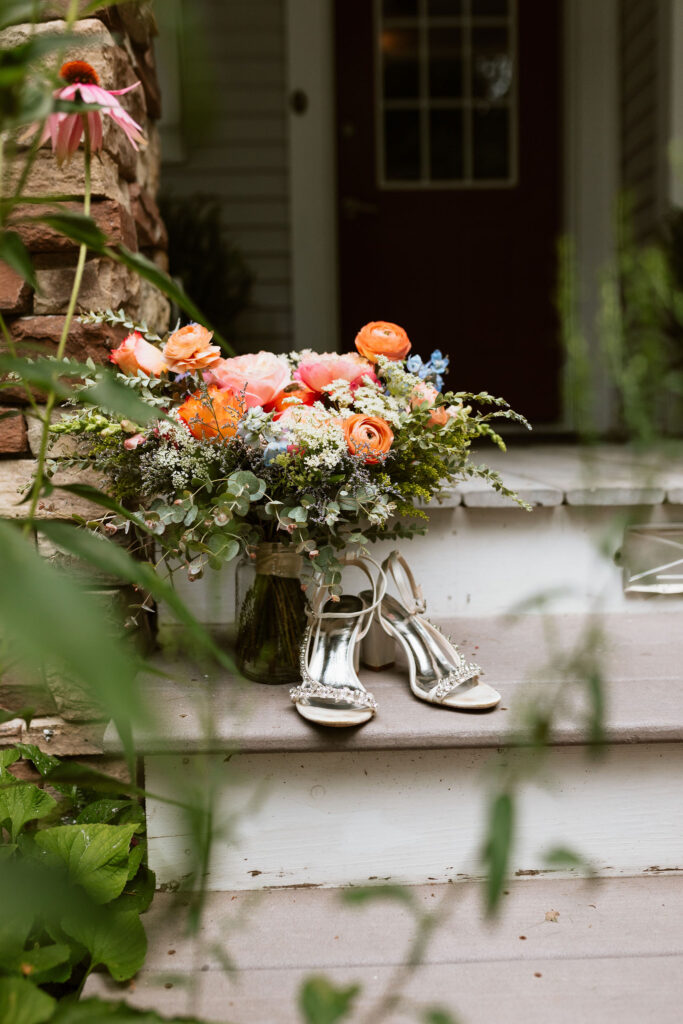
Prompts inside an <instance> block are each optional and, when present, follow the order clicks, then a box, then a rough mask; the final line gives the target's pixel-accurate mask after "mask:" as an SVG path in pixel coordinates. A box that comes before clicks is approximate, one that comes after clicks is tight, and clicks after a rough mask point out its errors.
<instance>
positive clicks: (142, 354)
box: [109, 331, 168, 377]
mask: <svg viewBox="0 0 683 1024" xmlns="http://www.w3.org/2000/svg"><path fill="white" fill-rule="evenodd" d="M109 359H110V360H111V362H112V363H115V364H116V365H117V366H118V368H119V370H120V371H121V373H126V374H128V376H129V377H134V376H135V374H136V373H137V372H138V370H142V372H143V373H146V374H147V376H148V377H160V376H161V374H162V373H165V372H166V370H167V369H168V367H167V366H166V363H165V361H164V357H163V356H162V354H161V352H160V351H159V349H158V348H155V346H154V345H150V343H149V342H148V341H145V339H144V338H143V337H142V335H141V334H140V333H139V331H133V333H132V334H129V335H128V337H127V338H126V339H125V340H124V341H122V342H121V344H120V345H119V347H118V348H115V349H114V350H113V351H112V352H110V353H109Z"/></svg>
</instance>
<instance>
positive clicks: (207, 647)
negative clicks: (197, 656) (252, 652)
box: [39, 520, 234, 670]
mask: <svg viewBox="0 0 683 1024" xmlns="http://www.w3.org/2000/svg"><path fill="white" fill-rule="evenodd" d="M39 529H40V532H41V533H43V534H44V535H45V536H46V537H48V539H49V540H51V541H52V543H53V544H56V545H57V546H58V547H60V548H64V549H65V550H67V551H70V552H71V553H72V554H73V555H77V556H78V557H79V558H82V559H83V560H84V561H86V562H88V563H89V564H90V565H94V566H96V567H97V568H98V569H100V570H102V571H103V572H105V573H108V574H110V575H112V576H117V577H119V579H122V580H125V581H126V582H127V583H133V584H135V585H136V586H138V587H141V588H142V589H143V590H147V591H149V593H150V594H151V595H152V596H153V597H154V598H155V599H156V600H157V601H165V602H166V604H167V605H168V606H169V608H171V610H172V611H173V613H174V614H175V615H176V617H177V618H178V619H179V620H180V622H182V623H183V624H184V625H185V626H187V627H188V629H189V630H190V632H191V634H192V636H193V638H194V639H195V641H196V642H197V643H198V644H199V645H200V646H201V648H202V649H203V650H204V651H207V652H208V653H210V654H212V655H213V657H215V658H216V659H217V660H218V662H219V663H220V664H221V665H223V666H224V667H225V668H227V669H228V670H233V669H234V666H233V664H232V661H231V659H230V658H229V657H228V655H226V654H225V652H224V651H222V650H221V649H220V647H219V646H218V645H217V644H216V643H215V642H214V641H213V639H212V638H211V636H210V635H209V633H208V632H207V630H206V629H205V628H204V627H203V626H202V625H201V623H199V622H198V620H197V619H196V618H195V617H194V615H193V614H192V613H191V612H190V611H189V609H188V608H187V607H186V605H185V603H184V602H183V600H182V599H181V598H180V597H179V596H178V593H177V591H176V590H175V588H174V587H173V586H172V585H171V584H170V583H168V582H167V581H166V580H164V579H162V578H161V577H160V576H159V575H158V574H157V573H156V572H155V570H154V568H153V567H152V566H151V565H149V563H147V562H138V561H137V560H136V559H134V558H132V557H131V556H130V555H129V553H128V552H127V551H126V550H125V549H124V548H122V547H120V546H119V545H118V544H113V543H112V542H111V541H109V540H107V539H106V538H104V537H101V536H99V535H96V534H94V533H90V532H89V531H87V530H82V529H79V528H77V527H74V526H72V525H70V524H69V523H60V522H58V521H56V520H46V521H44V522H41V523H40V525H39Z"/></svg>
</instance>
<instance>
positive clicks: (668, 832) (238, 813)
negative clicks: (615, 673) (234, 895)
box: [145, 712, 683, 891]
mask: <svg viewBox="0 0 683 1024" xmlns="http://www.w3.org/2000/svg"><path fill="white" fill-rule="evenodd" d="M445 713H446V714H450V712H445ZM496 756H497V755H495V754H492V753H491V751H487V750H476V749H473V750H417V751H391V750H386V751H380V752H374V751H373V752H369V751H349V752H342V753H320V754H308V753H288V754H284V753H283V754H238V755H236V756H234V757H226V756H225V755H224V754H217V755H213V756H206V757H204V756H202V755H194V756H191V757H181V756H173V755H152V756H148V757H146V758H145V785H146V788H147V789H148V791H149V792H151V793H154V794H157V795H158V796H159V797H162V798H163V797H164V795H167V796H169V797H172V798H173V799H174V800H178V799H182V798H183V796H184V797H185V798H188V796H190V795H191V794H193V793H197V792H200V791H202V790H203V789H205V787H206V786H207V785H210V786H211V787H215V789H214V793H216V795H217V803H216V806H215V808H214V815H213V821H214V823H215V828H216V830H217V835H216V837H215V838H216V841H215V842H214V845H213V851H212V861H211V864H210V866H209V870H208V873H207V875H206V877H205V879H204V881H205V883H206V885H207V887H208V888H209V889H213V890H219V891H226V890H238V889H263V888H269V887H271V886H284V885H315V886H327V887H329V886H337V885H349V884H363V883H365V884H367V882H368V880H374V879H376V878H380V879H387V880H391V881H392V882H399V883H403V884H428V883H429V882H446V881H448V880H449V879H450V878H456V877H458V876H460V877H462V876H472V875H475V876H476V875H480V874H481V873H482V868H481V862H480V860H479V851H480V849H481V844H482V840H483V837H484V829H485V821H486V813H487V802H486V799H485V795H486V788H485V779H486V778H487V777H488V776H487V775H486V772H487V771H490V770H491V768H492V766H493V764H494V758H495V757H496ZM503 756H504V757H509V756H512V755H510V754H509V753H508V754H505V755H503ZM682 769H683V744H680V743H657V744H634V745H631V746H621V747H619V749H618V753H617V752H616V751H615V749H614V748H611V751H610V750H609V748H608V752H607V756H606V757H605V758H604V759H602V760H600V761H599V762H597V761H595V760H594V759H593V760H590V759H589V756H588V751H587V750H586V749H585V748H582V747H558V748H555V749H553V750H551V751H549V752H548V754H547V760H546V762H545V766H544V771H543V775H542V777H539V780H538V782H537V783H534V784H533V785H528V786H526V787H525V788H524V790H523V792H522V794H521V799H520V803H519V807H518V813H517V821H518V840H517V844H516V846H515V848H514V850H513V854H512V857H511V862H510V874H514V873H518V874H519V875H525V874H531V873H533V874H536V873H540V872H542V871H544V870H547V869H548V864H547V862H546V860H545V854H546V853H547V851H549V850H550V849H552V848H556V847H565V848H566V847H568V846H569V847H571V848H572V849H574V850H576V851H578V852H580V853H581V854H582V855H583V856H585V857H587V858H588V859H590V860H591V862H592V863H593V864H594V865H595V868H596V870H597V872H598V873H599V874H601V875H622V874H624V875H635V874H641V873H644V872H647V871H651V870H652V869H653V866H654V865H657V866H658V867H659V868H661V869H666V870H675V869H679V868H681V867H682V866H683V864H682V862H681V844H680V835H681V829H682V828H683V799H682V797H683V771H682ZM209 780H210V781H209ZM190 799H192V797H191V796H190ZM147 822H148V839H149V859H150V867H151V868H152V869H153V870H154V871H155V872H156V875H157V881H158V883H159V884H168V883H173V882H176V881H180V880H181V879H182V878H183V877H184V876H185V875H187V874H188V873H189V872H192V870H193V867H195V866H196V864H195V861H196V851H195V856H194V857H193V854H192V849H193V839H192V833H191V828H190V825H189V820H188V819H187V818H184V817H183V812H182V810H181V809H180V808H179V807H178V806H176V805H174V804H173V803H167V802H164V801H163V799H158V798H157V796H156V795H155V797H153V798H151V797H148V798H147ZM555 873H556V872H555ZM569 873H571V872H569Z"/></svg>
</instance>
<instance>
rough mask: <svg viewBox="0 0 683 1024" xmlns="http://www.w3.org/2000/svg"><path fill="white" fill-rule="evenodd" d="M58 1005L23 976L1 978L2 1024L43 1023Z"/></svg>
mask: <svg viewBox="0 0 683 1024" xmlns="http://www.w3.org/2000/svg"><path fill="white" fill-rule="evenodd" d="M56 1005H57V1003H56V1002H55V1000H54V999H52V997H51V996H48V995H46V994H45V993H44V992H41V991H40V989H39V988H36V987H35V985H31V984H30V982H28V981H24V979H23V978H0V1020H1V1021H2V1024H43V1022H44V1021H47V1020H50V1018H51V1017H52V1014H53V1012H54V1008H55V1006H56Z"/></svg>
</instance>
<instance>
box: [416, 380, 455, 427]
mask: <svg viewBox="0 0 683 1024" xmlns="http://www.w3.org/2000/svg"><path fill="white" fill-rule="evenodd" d="M438 395H439V392H438V391H437V390H436V388H435V387H433V386H432V385H431V384H424V383H421V384H416V385H415V387H414V388H413V390H412V393H411V395H410V408H411V409H415V408H416V406H418V405H423V404H424V403H425V402H426V403H427V405H428V407H430V408H431V406H433V405H434V402H435V401H436V399H437V398H438ZM448 419H449V416H448V411H447V410H446V409H445V408H444V407H443V406H440V407H439V408H438V409H432V413H431V416H430V417H429V424H428V426H430V427H443V425H444V423H447V422H448Z"/></svg>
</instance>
